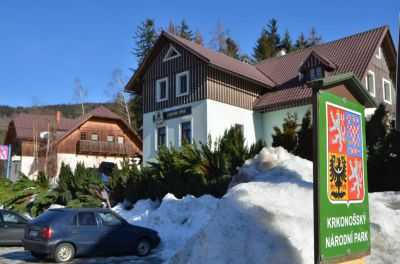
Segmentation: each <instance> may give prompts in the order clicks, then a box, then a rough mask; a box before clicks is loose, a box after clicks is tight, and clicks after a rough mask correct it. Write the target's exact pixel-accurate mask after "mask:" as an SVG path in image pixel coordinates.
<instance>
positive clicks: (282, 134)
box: [272, 112, 298, 152]
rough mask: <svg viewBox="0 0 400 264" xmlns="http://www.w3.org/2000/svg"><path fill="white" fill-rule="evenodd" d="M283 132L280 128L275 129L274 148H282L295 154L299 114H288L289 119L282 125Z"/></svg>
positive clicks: (273, 136)
mask: <svg viewBox="0 0 400 264" xmlns="http://www.w3.org/2000/svg"><path fill="white" fill-rule="evenodd" d="M282 128H283V130H281V129H280V128H279V127H276V126H275V127H274V131H275V132H274V134H273V135H272V146H273V147H278V146H281V147H283V148H285V149H286V150H287V151H289V152H293V151H294V149H295V148H296V146H297V140H298V136H297V113H294V114H292V113H290V112H288V113H287V117H286V118H285V119H284V122H283V124H282Z"/></svg>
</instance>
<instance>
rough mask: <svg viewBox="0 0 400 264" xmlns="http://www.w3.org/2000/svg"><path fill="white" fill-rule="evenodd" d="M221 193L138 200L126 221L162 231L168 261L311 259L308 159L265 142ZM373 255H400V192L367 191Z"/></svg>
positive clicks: (389, 258)
mask: <svg viewBox="0 0 400 264" xmlns="http://www.w3.org/2000/svg"><path fill="white" fill-rule="evenodd" d="M231 186H232V188H231V189H230V190H229V191H228V193H227V194H226V195H225V196H224V197H223V198H222V199H220V200H218V199H216V198H213V197H211V196H207V195H206V196H202V197H200V198H194V197H192V196H186V197H184V198H183V199H176V198H175V197H174V196H173V195H171V194H168V195H167V196H165V197H164V199H163V200H162V202H161V204H158V203H155V202H152V201H150V200H142V201H139V202H138V203H136V204H135V206H134V208H133V209H132V210H130V211H126V210H124V209H123V207H122V205H118V206H116V207H115V208H114V210H115V211H116V212H118V213H119V214H121V215H122V216H123V217H124V218H125V219H127V220H128V221H129V222H131V223H133V224H137V225H141V226H146V227H150V228H153V229H155V230H157V231H158V232H159V233H160V236H161V239H162V244H161V246H160V247H159V249H158V251H157V252H156V254H158V255H159V256H160V257H161V258H162V259H163V260H165V262H167V263H174V264H175V263H177V264H179V263H211V264H212V263H233V264H234V263H238V264H239V263H240V264H242V263H313V207H312V206H313V201H312V195H313V186H312V163H311V162H310V161H307V160H304V159H301V158H299V157H296V156H294V155H292V154H290V153H288V152H287V151H286V150H284V149H283V148H264V149H263V150H262V151H261V152H260V154H259V155H257V156H256V157H255V158H254V159H250V160H248V161H246V163H245V164H244V165H243V166H242V167H241V168H240V170H239V173H238V175H237V176H236V177H235V178H234V179H233V180H232V183H231ZM370 215H371V232H372V233H371V236H372V256H369V257H367V259H366V260H367V263H378V264H379V263H395V262H396V261H397V260H398V259H400V193H393V192H389V193H373V194H370Z"/></svg>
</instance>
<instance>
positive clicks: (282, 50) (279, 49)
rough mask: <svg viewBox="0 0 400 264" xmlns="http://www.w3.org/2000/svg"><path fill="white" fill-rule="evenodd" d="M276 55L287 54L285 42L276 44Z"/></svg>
mask: <svg viewBox="0 0 400 264" xmlns="http://www.w3.org/2000/svg"><path fill="white" fill-rule="evenodd" d="M275 54H276V55H275V57H280V56H285V55H286V49H285V48H284V46H283V43H280V44H277V45H275Z"/></svg>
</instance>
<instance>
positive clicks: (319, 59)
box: [299, 50, 337, 72]
mask: <svg viewBox="0 0 400 264" xmlns="http://www.w3.org/2000/svg"><path fill="white" fill-rule="evenodd" d="M317 63H320V64H322V65H324V66H325V67H326V68H328V69H329V70H335V69H336V68H337V67H336V65H335V64H334V63H333V62H331V61H330V60H328V59H326V58H324V57H323V56H322V55H320V54H318V53H317V52H315V51H314V50H313V51H311V53H310V55H308V57H307V59H306V60H305V61H304V62H303V63H302V64H301V66H300V68H299V71H300V72H302V71H304V70H305V69H306V68H308V67H310V66H316V65H313V64H317Z"/></svg>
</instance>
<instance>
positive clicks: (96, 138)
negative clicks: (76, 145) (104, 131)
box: [92, 133, 99, 141]
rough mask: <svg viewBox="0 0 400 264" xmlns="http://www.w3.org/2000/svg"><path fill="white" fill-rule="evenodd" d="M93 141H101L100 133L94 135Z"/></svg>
mask: <svg viewBox="0 0 400 264" xmlns="http://www.w3.org/2000/svg"><path fill="white" fill-rule="evenodd" d="M92 140H93V141H98V140H99V134H98V133H92Z"/></svg>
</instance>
